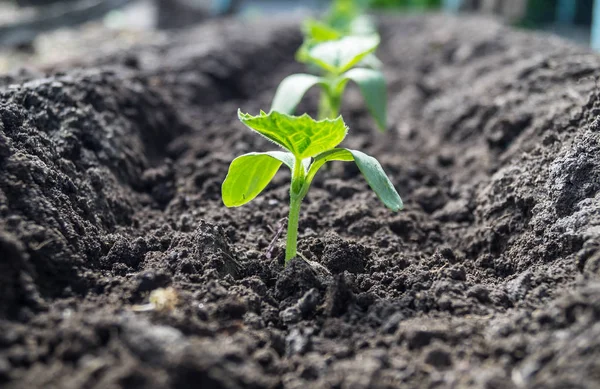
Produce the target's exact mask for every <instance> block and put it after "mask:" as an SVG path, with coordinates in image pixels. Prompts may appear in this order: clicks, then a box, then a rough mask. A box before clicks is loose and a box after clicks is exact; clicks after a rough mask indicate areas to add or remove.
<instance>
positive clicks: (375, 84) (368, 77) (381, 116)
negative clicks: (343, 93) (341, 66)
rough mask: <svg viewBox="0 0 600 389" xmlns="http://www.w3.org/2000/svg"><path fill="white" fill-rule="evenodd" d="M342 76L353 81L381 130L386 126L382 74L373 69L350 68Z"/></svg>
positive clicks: (385, 101) (385, 95)
mask: <svg viewBox="0 0 600 389" xmlns="http://www.w3.org/2000/svg"><path fill="white" fill-rule="evenodd" d="M344 77H346V78H348V79H350V80H352V81H354V82H355V83H356V84H357V85H358V88H359V89H360V93H361V94H362V96H363V98H364V99H365V103H366V104H367V108H368V109H369V112H370V113H371V115H373V118H374V119H375V121H376V122H377V126H378V127H379V129H380V130H381V131H385V130H386V128H387V89H386V86H385V79H384V78H383V74H382V73H381V72H380V71H378V70H373V69H362V68H356V69H350V70H348V71H347V72H346V73H344Z"/></svg>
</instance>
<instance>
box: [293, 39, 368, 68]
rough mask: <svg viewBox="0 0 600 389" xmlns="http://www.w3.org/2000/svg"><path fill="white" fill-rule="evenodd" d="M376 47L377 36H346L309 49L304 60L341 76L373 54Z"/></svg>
mask: <svg viewBox="0 0 600 389" xmlns="http://www.w3.org/2000/svg"><path fill="white" fill-rule="evenodd" d="M378 45H379V36H377V35H369V36H346V37H343V38H341V39H338V40H335V41H327V42H322V43H318V44H316V45H314V46H312V47H309V48H308V51H307V53H306V58H304V60H305V62H312V63H314V64H316V65H318V66H320V67H322V68H323V69H325V70H327V71H329V72H332V73H335V74H341V73H343V72H345V71H347V70H349V69H350V68H352V67H353V66H354V65H356V64H357V63H359V62H360V61H361V60H362V59H363V58H365V57H366V56H368V55H369V54H371V53H373V52H374V51H375V50H376V49H377V46H378Z"/></svg>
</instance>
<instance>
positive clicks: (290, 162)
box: [221, 151, 294, 207]
mask: <svg viewBox="0 0 600 389" xmlns="http://www.w3.org/2000/svg"><path fill="white" fill-rule="evenodd" d="M282 163H284V164H286V165H287V166H288V167H289V168H290V169H293V168H294V156H293V155H292V154H290V153H285V152H283V151H271V152H268V153H248V154H244V155H242V156H239V157H237V158H236V159H234V160H233V161H232V162H231V165H229V171H228V172H227V177H225V181H223V186H222V187H221V196H222V197H223V203H224V204H225V205H226V206H227V207H239V206H240V205H244V204H246V203H247V202H249V201H251V200H252V199H254V198H255V197H256V196H258V194H259V193H260V192H262V191H263V189H265V187H266V186H267V185H268V184H269V182H271V180H272V179H273V177H274V176H275V173H277V171H278V170H279V167H280V166H281V164H282Z"/></svg>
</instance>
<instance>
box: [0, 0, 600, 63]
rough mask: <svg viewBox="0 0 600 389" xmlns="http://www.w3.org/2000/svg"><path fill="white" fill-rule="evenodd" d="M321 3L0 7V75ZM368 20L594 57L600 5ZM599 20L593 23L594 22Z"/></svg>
mask: <svg viewBox="0 0 600 389" xmlns="http://www.w3.org/2000/svg"><path fill="white" fill-rule="evenodd" d="M328 6H329V1H327V0H302V1H296V0H0V72H6V71H8V70H10V69H12V68H13V67H15V66H22V65H23V64H24V63H25V64H26V63H27V62H28V61H32V62H35V63H36V64H40V63H41V64H45V63H54V62H56V61H61V60H68V59H69V58H71V57H72V56H76V55H82V53H83V54H85V50H86V48H88V49H91V48H93V49H94V50H95V51H96V52H98V51H99V50H100V51H101V50H102V49H103V48H106V49H108V48H111V49H113V50H114V48H115V46H116V47H117V48H123V49H127V47H131V45H134V44H136V43H140V42H147V41H151V42H152V41H156V40H160V39H161V36H162V35H161V34H164V32H165V31H169V30H173V29H179V28H185V27H187V26H190V25H193V24H197V23H202V22H204V21H209V20H214V19H218V18H223V17H229V16H235V17H240V18H247V19H252V18H257V17H260V16H261V15H273V14H281V13H315V12H316V13H322V12H323V10H325V9H326V8H327V7H328ZM370 8H371V9H373V10H374V11H375V12H383V13H386V14H391V13H398V14H400V13H409V12H449V13H484V14H492V15H496V16H497V17H500V18H503V19H504V20H505V21H506V22H507V23H511V24H514V25H516V26H520V27H523V28H530V29H540V30H544V31H548V32H551V33H556V34H559V35H561V36H564V37H566V38H568V39H572V40H573V41H574V42H576V43H578V44H582V45H591V46H592V47H594V48H596V49H600V0H370ZM595 14H598V16H597V17H594V15H595Z"/></svg>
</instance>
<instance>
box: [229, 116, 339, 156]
mask: <svg viewBox="0 0 600 389" xmlns="http://www.w3.org/2000/svg"><path fill="white" fill-rule="evenodd" d="M238 117H239V118H240V120H241V121H242V123H244V124H245V125H246V126H248V127H249V128H250V129H251V130H254V131H256V132H258V133H259V134H261V135H262V136H264V137H265V138H267V139H269V140H271V141H272V142H274V143H276V144H278V145H279V146H281V147H283V148H284V149H286V150H287V151H289V152H291V153H292V154H294V156H295V157H296V158H298V159H300V160H302V159H305V158H309V157H314V156H316V155H317V154H319V153H322V152H323V151H327V150H330V149H332V148H334V147H335V146H337V145H339V144H340V143H341V142H342V141H343V140H344V138H345V137H346V132H347V131H348V128H347V127H346V124H345V123H344V120H343V119H342V117H341V116H340V117H338V118H337V119H325V120H320V121H316V120H314V119H313V118H311V117H310V116H308V115H307V114H304V115H302V116H291V115H287V114H284V113H280V112H277V111H272V112H270V113H268V114H267V113H265V112H261V113H260V115H258V116H252V115H249V114H244V113H242V112H241V111H238Z"/></svg>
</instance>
